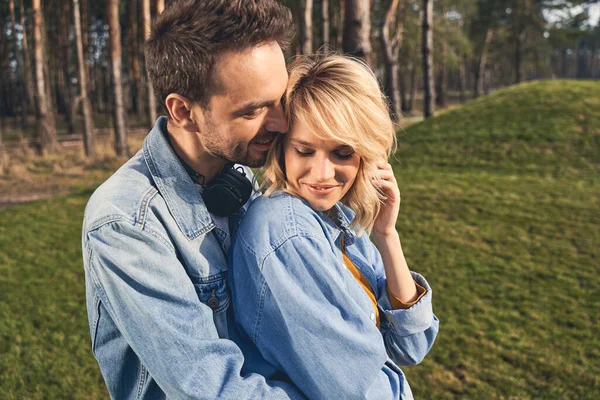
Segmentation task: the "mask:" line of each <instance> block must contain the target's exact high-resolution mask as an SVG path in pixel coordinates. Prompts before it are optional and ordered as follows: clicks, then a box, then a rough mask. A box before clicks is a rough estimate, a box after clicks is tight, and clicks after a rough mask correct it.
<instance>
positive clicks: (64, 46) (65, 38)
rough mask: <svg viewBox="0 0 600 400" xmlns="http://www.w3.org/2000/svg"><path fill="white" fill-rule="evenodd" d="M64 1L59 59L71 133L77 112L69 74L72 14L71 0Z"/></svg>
mask: <svg viewBox="0 0 600 400" xmlns="http://www.w3.org/2000/svg"><path fill="white" fill-rule="evenodd" d="M62 1H63V9H62V12H60V15H59V24H60V27H59V32H58V37H59V43H60V48H61V52H62V54H61V57H60V60H59V64H60V69H61V70H62V76H61V78H62V80H63V84H62V90H63V103H64V104H63V106H64V107H63V112H64V113H65V121H66V123H67V130H68V133H69V134H72V133H73V132H74V131H75V114H73V112H72V111H73V107H71V104H73V100H74V99H73V95H72V93H71V84H70V82H71V77H70V75H69V67H70V65H71V46H70V45H69V25H70V24H69V15H70V14H71V7H70V1H69V0H62Z"/></svg>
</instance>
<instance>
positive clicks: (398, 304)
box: [385, 282, 427, 310]
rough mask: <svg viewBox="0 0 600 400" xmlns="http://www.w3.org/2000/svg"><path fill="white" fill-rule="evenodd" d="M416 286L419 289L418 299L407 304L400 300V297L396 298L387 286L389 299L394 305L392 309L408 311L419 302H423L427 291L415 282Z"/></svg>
mask: <svg viewBox="0 0 600 400" xmlns="http://www.w3.org/2000/svg"><path fill="white" fill-rule="evenodd" d="M415 286H416V287H417V299H416V300H414V301H411V302H408V303H407V302H404V301H402V300H400V299H399V298H398V297H396V296H395V295H394V294H393V293H392V292H391V291H390V288H389V287H388V286H387V284H386V285H385V290H386V292H387V294H388V297H389V298H390V304H391V305H392V309H394V310H406V309H407V308H410V307H412V306H414V305H415V304H417V302H418V301H419V300H421V298H423V296H425V293H427V289H425V288H424V287H423V286H421V285H419V284H418V283H417V282H415Z"/></svg>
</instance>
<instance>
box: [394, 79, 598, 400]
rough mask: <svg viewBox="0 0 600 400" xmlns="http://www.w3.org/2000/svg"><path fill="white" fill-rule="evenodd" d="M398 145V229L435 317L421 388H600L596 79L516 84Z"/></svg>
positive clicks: (561, 392) (482, 395)
mask: <svg viewBox="0 0 600 400" xmlns="http://www.w3.org/2000/svg"><path fill="white" fill-rule="evenodd" d="M399 141H400V151H399V152H398V154H397V155H396V158H397V162H396V163H395V165H394V168H395V171H396V175H397V178H398V181H399V184H400V188H401V191H402V199H403V200H402V209H401V215H400V218H399V221H398V229H399V231H400V233H401V236H402V238H403V246H404V248H405V251H406V253H407V259H408V261H409V265H410V266H411V268H413V269H414V270H417V271H422V272H423V273H424V274H426V276H427V277H428V279H429V280H430V282H431V283H432V286H433V288H434V292H435V294H434V307H435V311H436V313H437V314H438V316H439V318H440V320H441V330H440V334H439V336H438V342H437V343H436V345H435V347H434V349H433V350H432V352H431V353H430V356H429V357H428V358H427V359H426V361H425V362H424V363H423V364H422V365H421V366H418V367H416V368H412V369H409V370H408V372H407V375H408V376H409V381H411V382H412V383H413V387H414V391H415V394H416V396H417V398H423V399H425V398H435V399H438V398H439V399H449V398H469V399H489V398H519V399H528V398H539V399H596V398H600V363H599V362H598V360H599V359H600V335H599V334H598V333H599V332H600V323H599V318H598V310H600V277H599V276H598V271H599V269H598V267H599V261H598V257H599V256H600V250H599V247H598V246H599V244H600V228H599V227H600V207H599V199H600V178H599V176H598V171H599V166H600V82H576V81H545V82H533V83H528V84H523V85H519V86H515V87H511V88H508V89H505V90H501V91H498V92H495V93H493V94H492V95H490V96H487V97H485V98H480V99H478V100H476V101H473V102H471V103H468V104H467V105H465V106H463V107H459V108H457V109H454V110H452V111H450V112H447V113H444V114H442V115H440V116H439V117H437V118H433V119H431V120H428V121H426V122H423V123H420V124H418V125H415V126H412V127H410V128H408V129H407V130H406V131H403V132H400V134H399Z"/></svg>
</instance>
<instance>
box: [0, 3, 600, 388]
mask: <svg viewBox="0 0 600 400" xmlns="http://www.w3.org/2000/svg"><path fill="white" fill-rule="evenodd" d="M165 3H166V4H165ZM169 3H170V2H169V1H166V2H165V1H164V0H152V1H150V0H121V1H118V0H106V1H91V0H0V82H1V85H0V398H7V399H22V398H39V399H48V398H59V399H62V398H85V399H90V398H106V396H107V392H106V388H105V387H104V384H103V381H102V377H101V375H100V372H99V370H98V368H97V365H96V363H95V360H94V358H93V354H92V351H91V348H90V338H89V328H88V326H87V319H86V312H85V295H84V283H83V270H82V260H81V248H80V235H81V221H82V215H83V209H84V207H85V203H86V201H87V199H88V198H89V196H90V194H91V193H92V192H93V190H94V189H95V188H96V187H97V186H98V185H99V184H100V183H101V182H102V181H104V180H105V179H106V178H107V177H108V176H110V174H112V173H113V172H114V171H115V170H116V169H117V168H118V167H119V166H120V165H122V163H123V162H124V161H125V160H126V159H127V158H128V156H131V155H132V154H133V153H135V152H136V151H137V150H138V149H139V148H140V146H141V143H142V140H143V138H144V136H145V135H146V134H147V132H148V130H149V128H150V127H151V126H152V125H153V123H154V121H155V119H156V116H157V115H160V113H161V110H160V106H159V105H158V104H157V101H156V99H155V98H154V95H153V93H152V89H151V87H150V86H149V85H148V84H147V78H146V72H145V71H146V70H145V65H144V57H143V43H144V39H145V37H146V36H147V35H148V32H149V26H150V24H151V21H152V20H153V18H155V17H156V15H157V13H159V12H160V11H161V10H162V9H164V7H165V5H166V6H168V5H169ZM285 3H286V4H287V5H288V6H289V7H290V9H291V10H292V13H293V15H294V19H295V23H296V26H297V30H298V34H297V36H296V39H295V41H294V43H293V44H292V46H291V48H290V50H289V51H288V53H287V54H286V57H287V58H288V59H289V58H291V57H292V56H294V55H295V54H302V53H310V52H314V51H318V50H319V49H321V48H323V47H324V46H325V47H327V48H329V49H331V50H335V51H338V52H343V53H347V54H353V55H355V56H358V57H362V58H364V59H365V61H366V62H367V63H368V64H369V65H370V66H371V68H372V69H373V70H374V71H375V73H376V75H377V76H378V77H379V79H380V82H381V85H382V88H383V90H384V91H385V93H386V94H387V96H388V98H389V100H390V105H391V113H392V117H393V118H394V119H395V121H396V122H397V124H398V138H399V142H400V149H399V152H398V153H397V154H396V156H395V157H394V160H393V167H394V171H395V173H396V176H397V178H398V181H399V184H400V186H401V190H402V194H403V195H402V196H403V205H402V210H401V215H400V217H399V221H398V225H397V226H398V230H399V232H400V233H401V234H402V238H403V239H402V240H403V245H404V247H405V250H406V255H407V259H408V261H409V264H410V265H411V267H412V268H413V269H415V270H418V271H419V272H423V273H424V274H425V275H426V276H427V277H428V279H429V281H430V282H431V283H432V287H433V288H434V291H435V295H434V296H435V300H434V304H435V305H434V307H435V311H436V314H437V315H438V316H439V317H440V319H441V321H442V325H441V331H440V335H439V337H438V340H437V343H436V344H435V346H434V348H433V350H432V352H431V353H430V354H429V356H428V357H427V358H426V360H425V361H424V362H423V364H421V365H419V366H416V367H414V368H408V369H406V373H407V375H408V378H409V381H410V382H411V383H412V385H413V388H414V391H415V394H416V395H417V398H426V399H429V398H431V399H438V398H439V399H457V398H471V399H501V398H502V399H530V398H540V399H596V398H600V364H599V363H598V359H600V337H599V336H598V332H600V319H599V318H598V313H597V310H598V309H600V280H599V279H598V258H599V257H600V251H599V248H600V247H599V244H600V230H599V229H598V226H600V212H599V211H598V210H599V209H600V204H599V203H600V174H599V172H600V80H599V79H598V78H600V51H599V45H600V27H599V18H600V4H598V2H593V1H589V0H574V1H564V0H508V1H504V0H422V1H413V0H287V1H285ZM41 199H43V200H41Z"/></svg>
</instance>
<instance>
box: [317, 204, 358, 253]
mask: <svg viewBox="0 0 600 400" xmlns="http://www.w3.org/2000/svg"><path fill="white" fill-rule="evenodd" d="M346 213H348V214H349V215H346ZM351 213H352V211H350V209H349V208H348V207H345V206H344V205H343V204H342V203H339V202H338V203H336V204H335V206H333V207H332V208H331V210H329V212H324V211H323V212H320V214H322V216H323V217H324V218H323V219H324V220H325V221H327V222H328V224H329V225H330V228H333V229H335V230H337V231H338V232H339V235H338V236H341V235H343V236H344V244H345V245H347V246H350V245H352V244H353V243H354V242H355V241H356V233H354V231H353V230H352V229H351V228H350V218H352V217H353V215H352V214H351ZM327 217H328V218H327ZM330 221H331V223H330Z"/></svg>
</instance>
